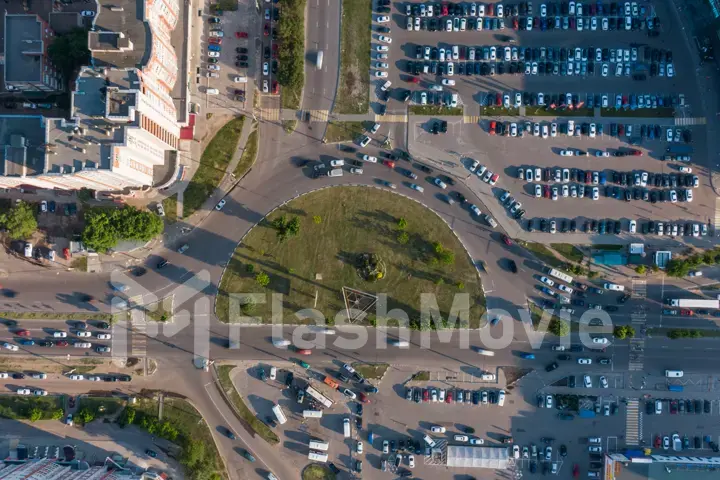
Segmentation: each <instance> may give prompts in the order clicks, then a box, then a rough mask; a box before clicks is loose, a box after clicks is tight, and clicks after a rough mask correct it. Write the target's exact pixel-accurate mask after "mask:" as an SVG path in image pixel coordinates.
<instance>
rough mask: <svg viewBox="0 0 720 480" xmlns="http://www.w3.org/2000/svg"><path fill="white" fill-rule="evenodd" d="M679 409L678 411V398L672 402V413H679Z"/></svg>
mask: <svg viewBox="0 0 720 480" xmlns="http://www.w3.org/2000/svg"><path fill="white" fill-rule="evenodd" d="M677 411H678V402H677V400H672V401H671V402H670V413H672V414H673V415H675V414H676V413H677Z"/></svg>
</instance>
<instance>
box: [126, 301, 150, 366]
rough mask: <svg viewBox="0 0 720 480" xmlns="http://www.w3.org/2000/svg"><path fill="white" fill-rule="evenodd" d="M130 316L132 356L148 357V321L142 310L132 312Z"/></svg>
mask: <svg viewBox="0 0 720 480" xmlns="http://www.w3.org/2000/svg"><path fill="white" fill-rule="evenodd" d="M131 312H132V313H131V316H130V356H131V357H145V356H146V355H147V333H146V332H147V321H146V320H145V312H144V311H143V310H142V309H133V310H131Z"/></svg>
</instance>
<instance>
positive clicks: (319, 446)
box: [310, 439, 330, 452]
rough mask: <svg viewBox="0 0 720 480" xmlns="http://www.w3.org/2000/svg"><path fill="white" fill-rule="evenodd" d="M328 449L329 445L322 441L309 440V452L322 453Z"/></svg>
mask: <svg viewBox="0 0 720 480" xmlns="http://www.w3.org/2000/svg"><path fill="white" fill-rule="evenodd" d="M329 448H330V444H329V443H327V442H323V441H322V440H314V439H313V440H310V450H322V451H323V452H327V451H328V449H329Z"/></svg>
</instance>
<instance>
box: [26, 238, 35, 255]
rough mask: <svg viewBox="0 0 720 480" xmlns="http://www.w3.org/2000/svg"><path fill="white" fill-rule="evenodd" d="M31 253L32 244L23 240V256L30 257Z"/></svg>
mask: <svg viewBox="0 0 720 480" xmlns="http://www.w3.org/2000/svg"><path fill="white" fill-rule="evenodd" d="M32 253H33V246H32V243H30V242H25V256H26V257H32Z"/></svg>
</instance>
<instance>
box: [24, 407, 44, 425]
mask: <svg viewBox="0 0 720 480" xmlns="http://www.w3.org/2000/svg"><path fill="white" fill-rule="evenodd" d="M42 417H43V412H42V410H40V409H39V408H37V407H34V408H32V409H30V412H29V413H28V420H30V421H31V422H37V421H38V420H41V419H42Z"/></svg>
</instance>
